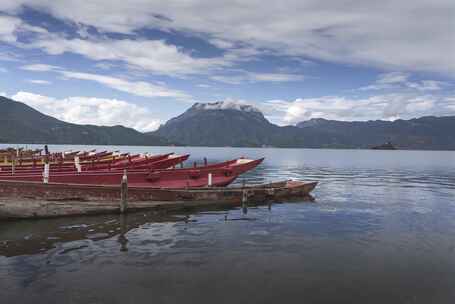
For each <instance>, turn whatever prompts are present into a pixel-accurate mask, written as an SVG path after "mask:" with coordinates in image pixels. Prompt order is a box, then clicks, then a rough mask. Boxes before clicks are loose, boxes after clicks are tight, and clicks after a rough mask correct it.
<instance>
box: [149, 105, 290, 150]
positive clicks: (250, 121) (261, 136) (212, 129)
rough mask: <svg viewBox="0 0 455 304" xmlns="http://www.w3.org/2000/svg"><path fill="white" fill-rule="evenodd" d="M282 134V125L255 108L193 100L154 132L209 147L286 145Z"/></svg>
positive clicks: (185, 142)
mask: <svg viewBox="0 0 455 304" xmlns="http://www.w3.org/2000/svg"><path fill="white" fill-rule="evenodd" d="M291 129H296V128H294V127H291ZM285 133H286V132H283V128H281V127H278V126H276V125H274V124H272V123H270V122H269V121H268V120H267V119H266V118H265V117H264V115H263V114H262V113H261V111H259V110H258V109H256V108H254V107H252V106H249V105H243V104H239V103H234V102H226V101H225V102H215V103H195V104H194V105H193V106H192V107H191V108H189V109H188V110H187V111H186V112H184V113H183V114H181V115H179V116H177V117H175V118H172V119H171V120H169V121H168V122H167V123H166V124H165V125H163V126H161V127H160V128H159V129H158V130H157V131H156V132H154V134H156V135H158V136H161V137H164V138H167V139H168V140H170V141H173V142H178V143H181V144H183V145H193V146H212V147H215V146H218V147H222V146H240V147H260V146H268V145H272V144H273V145H280V146H281V145H283V146H286V144H285V143H284V142H283V141H282V139H281V138H280V136H281V135H282V134H285ZM287 133H289V134H292V133H293V132H292V131H289V132H287Z"/></svg>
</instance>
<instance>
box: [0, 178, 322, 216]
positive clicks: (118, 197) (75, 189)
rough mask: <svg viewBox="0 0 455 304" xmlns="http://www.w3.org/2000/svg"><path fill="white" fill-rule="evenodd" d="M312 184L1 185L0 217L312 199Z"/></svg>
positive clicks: (25, 183)
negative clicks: (166, 186) (192, 186)
mask: <svg viewBox="0 0 455 304" xmlns="http://www.w3.org/2000/svg"><path fill="white" fill-rule="evenodd" d="M316 185H317V182H302V181H281V182H276V183H269V184H262V185H252V186H247V187H227V188H219V187H206V188H200V189H153V188H150V187H145V188H144V187H128V188H125V187H123V190H122V187H119V186H118V185H116V186H113V185H110V186H106V185H105V186H102V185H96V186H95V185H76V184H60V183H49V184H43V183H37V182H17V181H0V218H3V219H12V218H40V217H56V216H70V215H85V214H101V213H112V212H119V211H121V210H122V211H137V210H143V209H152V210H161V211H176V210H182V209H188V208H195V207H204V206H205V207H209V206H239V205H241V204H261V203H266V202H274V201H282V200H287V199H295V198H299V199H311V196H310V192H311V191H312V190H313V189H314V188H315V187H316ZM125 189H127V190H125ZM125 191H127V192H126V193H125ZM126 198H127V201H126Z"/></svg>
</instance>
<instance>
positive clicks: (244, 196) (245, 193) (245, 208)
mask: <svg viewBox="0 0 455 304" xmlns="http://www.w3.org/2000/svg"><path fill="white" fill-rule="evenodd" d="M247 203H248V190H245V189H244V190H243V191H242V211H243V214H247V213H248V205H247Z"/></svg>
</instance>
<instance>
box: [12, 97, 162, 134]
mask: <svg viewBox="0 0 455 304" xmlns="http://www.w3.org/2000/svg"><path fill="white" fill-rule="evenodd" d="M12 99H14V100H17V101H21V102H23V103H25V104H27V105H29V106H31V107H33V108H35V109H36V110H38V111H40V112H43V113H45V114H47V115H50V116H53V117H55V118H58V119H60V120H63V121H67V122H71V123H76V124H93V125H103V126H114V125H123V126H126V127H131V128H134V129H136V130H139V131H144V132H145V131H153V130H156V129H157V128H158V127H159V125H160V123H161V121H160V120H159V119H156V118H153V113H151V112H150V111H149V110H148V109H146V108H144V107H140V106H138V105H135V104H132V103H128V102H126V101H123V100H116V99H105V98H93V97H92V98H91V97H67V98H63V99H56V98H53V97H49V96H43V95H38V94H34V93H30V92H17V93H16V94H15V95H14V96H12Z"/></svg>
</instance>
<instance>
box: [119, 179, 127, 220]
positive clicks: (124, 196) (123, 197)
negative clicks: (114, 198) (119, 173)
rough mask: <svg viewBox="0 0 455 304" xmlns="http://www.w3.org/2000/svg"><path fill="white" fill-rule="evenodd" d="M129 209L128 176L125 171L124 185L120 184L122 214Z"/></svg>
mask: <svg viewBox="0 0 455 304" xmlns="http://www.w3.org/2000/svg"><path fill="white" fill-rule="evenodd" d="M127 208H128V176H127V173H126V170H123V177H122V183H121V184H120V213H125V212H126V209H127Z"/></svg>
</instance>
